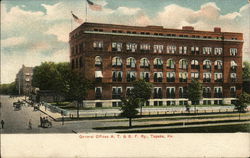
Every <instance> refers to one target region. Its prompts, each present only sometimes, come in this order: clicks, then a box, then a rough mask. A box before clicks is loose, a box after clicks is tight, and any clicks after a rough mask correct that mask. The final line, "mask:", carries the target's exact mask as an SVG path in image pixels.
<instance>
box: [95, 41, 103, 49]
mask: <svg viewBox="0 0 250 158" xmlns="http://www.w3.org/2000/svg"><path fill="white" fill-rule="evenodd" d="M93 48H94V49H95V50H102V49H103V41H94V42H93Z"/></svg>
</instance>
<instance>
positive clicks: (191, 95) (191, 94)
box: [188, 80, 202, 112]
mask: <svg viewBox="0 0 250 158" xmlns="http://www.w3.org/2000/svg"><path fill="white" fill-rule="evenodd" d="M201 98H202V85H201V83H200V82H199V81H198V80H192V81H191V83H189V84H188V99H189V100H190V101H191V102H192V104H194V105H195V112H196V105H197V104H199V101H200V99H201Z"/></svg>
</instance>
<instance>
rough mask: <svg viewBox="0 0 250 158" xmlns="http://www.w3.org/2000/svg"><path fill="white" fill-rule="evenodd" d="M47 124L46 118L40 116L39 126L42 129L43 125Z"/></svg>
mask: <svg viewBox="0 0 250 158" xmlns="http://www.w3.org/2000/svg"><path fill="white" fill-rule="evenodd" d="M47 122H49V119H48V117H41V116H40V126H41V127H44V125H45V123H47Z"/></svg>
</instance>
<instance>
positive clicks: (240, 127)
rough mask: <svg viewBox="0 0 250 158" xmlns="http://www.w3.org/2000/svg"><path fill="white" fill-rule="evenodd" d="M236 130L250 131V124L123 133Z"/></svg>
mask: <svg viewBox="0 0 250 158" xmlns="http://www.w3.org/2000/svg"><path fill="white" fill-rule="evenodd" d="M235 132H248V133H249V132H250V124H249V123H246V124H238V125H220V126H207V127H186V128H175V129H157V130H155V129H153V130H150V129H148V130H134V131H128V132H126V131H123V132H121V133H235Z"/></svg>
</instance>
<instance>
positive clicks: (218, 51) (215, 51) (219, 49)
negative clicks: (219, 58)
mask: <svg viewBox="0 0 250 158" xmlns="http://www.w3.org/2000/svg"><path fill="white" fill-rule="evenodd" d="M221 54H222V48H214V55H221Z"/></svg>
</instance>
